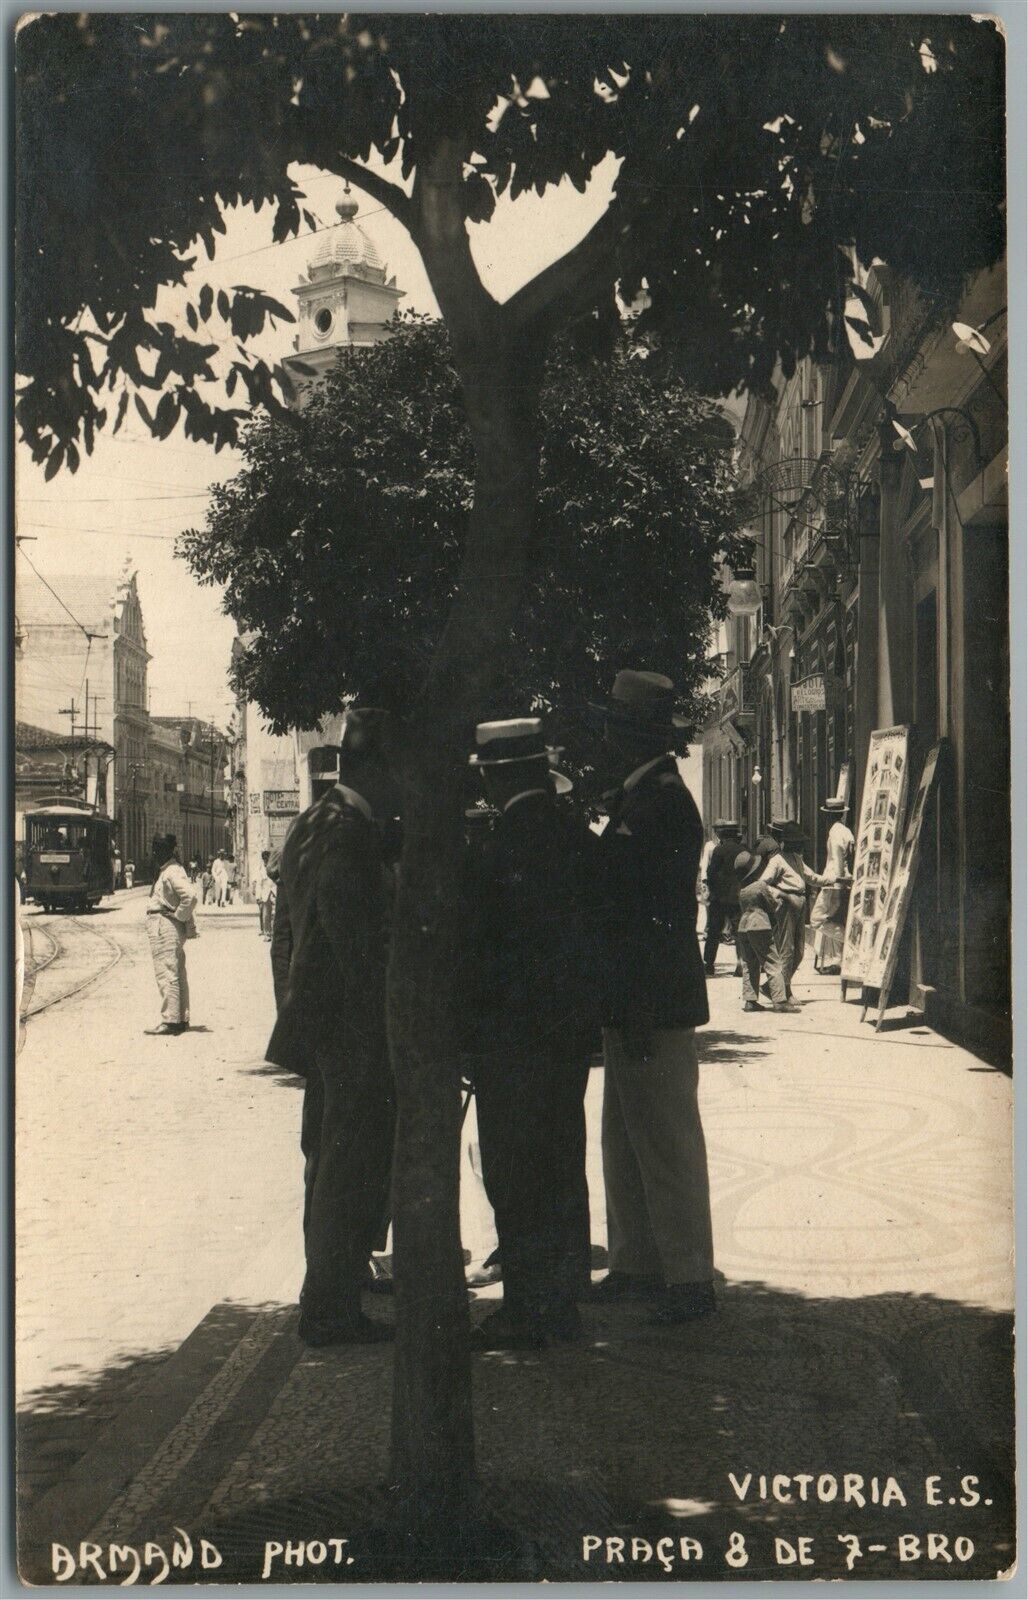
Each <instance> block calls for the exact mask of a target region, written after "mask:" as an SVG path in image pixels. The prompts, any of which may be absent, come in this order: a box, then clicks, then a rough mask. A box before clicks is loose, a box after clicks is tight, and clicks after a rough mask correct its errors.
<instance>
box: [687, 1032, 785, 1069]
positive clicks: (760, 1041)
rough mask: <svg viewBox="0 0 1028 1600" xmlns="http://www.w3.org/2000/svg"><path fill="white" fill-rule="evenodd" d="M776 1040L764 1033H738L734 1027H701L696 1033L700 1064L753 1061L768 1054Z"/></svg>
mask: <svg viewBox="0 0 1028 1600" xmlns="http://www.w3.org/2000/svg"><path fill="white" fill-rule="evenodd" d="M775 1045H776V1040H775V1039H773V1038H772V1037H771V1036H770V1035H768V1034H766V1033H740V1032H739V1031H738V1030H737V1029H735V1028H701V1029H698V1030H697V1033H696V1049H697V1051H698V1053H699V1058H700V1066H701V1067H702V1066H703V1065H704V1063H705V1062H708V1061H753V1060H757V1059H759V1058H760V1057H761V1056H766V1055H770V1054H771V1053H772V1051H773V1050H774V1048H775Z"/></svg>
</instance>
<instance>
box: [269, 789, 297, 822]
mask: <svg viewBox="0 0 1028 1600" xmlns="http://www.w3.org/2000/svg"><path fill="white" fill-rule="evenodd" d="M299 809H300V791H299V789H265V791H264V815H265V816H266V817H295V816H296V814H297V812H298V811H299Z"/></svg>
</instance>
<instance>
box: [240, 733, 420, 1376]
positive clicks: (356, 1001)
mask: <svg viewBox="0 0 1028 1600" xmlns="http://www.w3.org/2000/svg"><path fill="white" fill-rule="evenodd" d="M390 738H391V721H390V718H389V715H388V713H387V712H384V711H378V710H373V709H371V708H361V709H352V710H349V711H348V712H347V714H346V717H345V719H344V723H343V731H342V738H341V742H340V748H339V782H338V783H337V784H335V785H334V787H333V788H332V789H330V790H329V791H328V793H327V794H325V795H323V796H322V797H321V799H320V800H318V801H316V802H315V804H314V805H312V806H310V807H309V808H308V809H307V810H306V811H304V812H303V813H302V815H300V816H299V817H297V819H296V821H295V822H294V823H293V825H292V827H291V828H290V830H289V833H288V834H287V836H286V840H285V843H284V845H283V847H282V856H281V862H280V866H279V886H278V903H277V906H276V913H275V940H276V948H277V949H278V950H279V951H286V950H288V951H289V952H290V954H289V958H288V968H287V970H286V966H285V962H280V965H279V967H278V969H277V971H276V977H277V985H276V987H277V994H278V995H279V996H280V999H279V1011H278V1020H277V1022H276V1024H275V1028H274V1032H273V1033H272V1036H271V1041H270V1043H269V1045H268V1048H267V1052H266V1055H267V1059H268V1060H269V1061H271V1062H273V1063H275V1065H277V1066H280V1067H285V1068H287V1069H288V1070H289V1071H291V1072H295V1073H298V1074H299V1075H300V1076H301V1077H303V1078H305V1079H306V1085H305V1092H304V1103H303V1119H302V1131H301V1139H300V1144H301V1149H302V1151H303V1154H304V1156H305V1158H306V1165H305V1171H304V1191H305V1203H304V1248H305V1254H306V1261H307V1271H306V1275H305V1278H304V1284H303V1290H302V1292H301V1295H300V1328H299V1332H300V1337H301V1339H303V1340H304V1342H305V1343H306V1344H309V1345H326V1344H363V1343H372V1342H375V1341H378V1340H381V1339H386V1338H389V1337H391V1334H392V1329H391V1328H389V1327H388V1326H386V1325H384V1324H382V1323H379V1322H373V1321H372V1320H370V1319H369V1318H368V1317H366V1316H364V1315H363V1313H362V1311H361V1305H360V1296H361V1289H362V1287H364V1286H365V1285H366V1284H367V1283H368V1281H369V1278H370V1273H369V1259H370V1256H371V1251H372V1249H373V1247H374V1246H375V1245H376V1243H378V1242H380V1241H381V1238H382V1235H383V1233H384V1231H385V1227H386V1224H387V1219H388V1211H389V1186H390V1178H391V1172H392V1146H393V1130H394V1123H395V1105H394V1096H393V1082H392V1073H391V1070H390V1066H389V1057H388V1051H387V1048H386V1031H385V965H386V940H387V927H388V917H389V906H388V904H387V897H386V884H387V881H388V872H387V869H388V865H389V863H388V861H387V859H386V857H387V847H386V840H387V838H388V837H390V836H389V834H388V832H387V829H388V825H389V824H390V823H391V822H392V821H393V820H394V819H395V818H396V817H397V816H398V815H399V810H400V792H399V787H398V785H397V784H396V782H395V781H394V779H393V778H392V776H391V774H390V771H389V765H388V745H389V740H390Z"/></svg>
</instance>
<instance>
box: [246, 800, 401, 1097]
mask: <svg viewBox="0 0 1028 1600" xmlns="http://www.w3.org/2000/svg"><path fill="white" fill-rule="evenodd" d="M385 965H386V903H385V892H384V874H383V862H382V846H381V834H380V831H379V829H378V827H377V826H376V824H375V823H374V822H372V821H371V820H369V818H368V817H367V816H366V815H365V814H364V813H363V812H362V811H361V810H360V809H359V808H358V806H357V805H355V804H354V803H352V800H351V799H350V798H348V797H347V792H346V791H345V790H344V789H343V788H342V787H341V786H339V785H338V784H337V785H336V786H335V787H334V788H333V789H330V790H329V792H328V793H327V794H325V795H323V796H322V798H321V799H320V800H318V801H317V802H316V803H315V804H314V805H312V806H310V807H309V809H308V810H306V811H305V812H303V814H302V815H301V816H299V817H297V819H296V821H295V822H294V823H293V825H292V827H291V828H290V830H289V833H288V834H287V836H286V840H285V844H284V845H283V847H282V862H281V868H280V877H279V884H278V899H277V905H276V908H275V925H274V932H273V935H272V970H273V973H274V979H275V994H276V999H277V1001H278V1005H279V1013H278V1021H277V1022H276V1024H275V1028H274V1031H273V1033H272V1035H271V1041H270V1043H269V1045H268V1049H267V1059H268V1060H269V1061H272V1062H274V1063H275V1064H276V1065H277V1066H281V1067H286V1068H288V1069H289V1070H290V1071H293V1072H299V1073H301V1074H304V1073H305V1072H306V1071H307V1067H308V1064H309V1061H310V1058H311V1056H312V1054H313V1052H314V1051H315V1050H317V1049H318V1048H319V1047H333V1048H338V1049H339V1050H340V1051H341V1052H342V1053H343V1055H346V1054H347V1053H349V1052H351V1051H353V1050H361V1051H373V1052H374V1053H375V1054H376V1055H384V1051H385Z"/></svg>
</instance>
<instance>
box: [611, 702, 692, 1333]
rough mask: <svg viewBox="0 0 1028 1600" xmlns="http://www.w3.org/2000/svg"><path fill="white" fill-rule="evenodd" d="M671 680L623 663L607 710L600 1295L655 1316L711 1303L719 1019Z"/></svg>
mask: <svg viewBox="0 0 1028 1600" xmlns="http://www.w3.org/2000/svg"><path fill="white" fill-rule="evenodd" d="M673 701H674V685H673V684H672V683H671V681H670V679H669V678H665V677H663V676H662V675H661V674H659V673H653V672H634V671H629V672H619V673H618V675H617V677H616V679H615V681H614V686H613V689H612V690H611V694H610V698H609V700H608V702H607V705H606V706H605V707H604V708H594V709H597V710H599V711H600V715H601V716H602V718H603V724H604V742H605V747H606V750H607V752H608V756H609V761H610V771H611V775H612V776H614V777H616V778H617V779H619V780H620V781H619V786H618V788H617V790H616V791H615V792H614V793H613V795H612V796H611V797H610V804H609V820H608V822H607V826H606V828H605V829H604V832H603V834H602V836H601V838H600V858H601V871H602V875H603V895H604V923H605V927H606V932H607V936H608V939H609V941H610V943H609V955H608V962H609V979H610V981H609V986H608V990H607V1004H606V1008H605V1009H606V1026H605V1027H604V1031H603V1048H604V1063H605V1077H604V1092H603V1177H604V1185H605V1188H606V1192H607V1243H608V1248H609V1251H610V1269H611V1270H610V1273H609V1275H608V1276H607V1277H606V1278H605V1279H604V1280H603V1282H602V1283H601V1284H598V1285H597V1286H596V1289H595V1291H594V1298H596V1299H598V1300H599V1301H601V1302H603V1301H606V1302H612V1301H618V1300H625V1299H636V1298H642V1299H648V1298H652V1299H655V1300H656V1301H657V1309H656V1315H655V1320H657V1321H661V1322H683V1321H685V1320H687V1319H688V1318H691V1317H695V1316H702V1315H705V1314H706V1313H707V1312H709V1311H713V1310H714V1286H713V1279H714V1261H713V1247H712V1242H711V1226H710V1186H709V1180H708V1175H707V1152H706V1146H705V1143H704V1139H703V1126H702V1123H701V1122H700V1112H699V1104H698V1101H697V1088H698V1083H699V1060H698V1057H697V1052H696V1037H695V1030H696V1028H698V1027H700V1026H702V1024H703V1023H705V1022H707V1021H708V1020H709V1012H708V1010H707V988H706V982H705V979H704V973H703V962H702V960H701V957H700V947H699V941H698V939H697V936H696V879H697V873H698V870H699V860H700V851H701V849H702V846H703V824H702V822H701V820H700V815H699V812H698V811H697V809H696V805H695V802H694V801H693V798H692V796H691V794H690V793H689V791H688V789H687V788H686V787H685V784H684V783H683V782H682V779H681V777H680V775H679V772H678V766H677V763H676V762H675V758H674V756H673V755H672V754H671V753H670V752H671V749H672V745H673V743H674V740H675V737H676V732H678V731H679V730H680V729H681V727H682V724H681V721H680V719H678V718H675V717H674V715H673Z"/></svg>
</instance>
